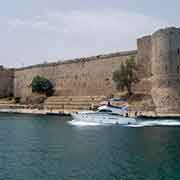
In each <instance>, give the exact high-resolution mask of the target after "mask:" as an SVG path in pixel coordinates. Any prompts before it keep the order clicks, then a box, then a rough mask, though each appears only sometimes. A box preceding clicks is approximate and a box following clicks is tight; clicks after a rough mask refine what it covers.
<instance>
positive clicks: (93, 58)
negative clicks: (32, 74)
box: [15, 50, 137, 71]
mask: <svg viewBox="0 0 180 180" xmlns="http://www.w3.org/2000/svg"><path fill="white" fill-rule="evenodd" d="M136 54H137V50H132V51H122V52H116V53H109V54H102V55H97V56H90V57H82V58H75V59H69V60H64V61H57V62H52V63H44V64H36V65H32V66H27V67H22V68H17V69H15V70H16V71H19V70H25V69H32V68H39V67H48V66H57V65H62V64H72V63H82V62H89V61H98V60H104V59H109V58H113V57H121V56H135V55H136Z"/></svg>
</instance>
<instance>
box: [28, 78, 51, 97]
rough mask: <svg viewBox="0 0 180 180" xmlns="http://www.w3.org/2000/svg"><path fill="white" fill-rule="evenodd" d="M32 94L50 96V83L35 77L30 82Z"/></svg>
mask: <svg viewBox="0 0 180 180" xmlns="http://www.w3.org/2000/svg"><path fill="white" fill-rule="evenodd" d="M31 86H32V92H36V93H40V94H46V96H51V95H52V94H53V92H54V89H53V85H52V83H51V82H50V81H49V80H48V79H46V78H44V77H41V76H36V77H34V78H33V80H32V84H31Z"/></svg>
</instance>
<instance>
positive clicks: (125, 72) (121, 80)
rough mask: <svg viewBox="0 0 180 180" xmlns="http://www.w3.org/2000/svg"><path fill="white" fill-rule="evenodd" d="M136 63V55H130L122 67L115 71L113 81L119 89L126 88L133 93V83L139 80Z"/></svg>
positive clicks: (129, 92) (130, 93)
mask: <svg viewBox="0 0 180 180" xmlns="http://www.w3.org/2000/svg"><path fill="white" fill-rule="evenodd" d="M137 80H138V79H137V76H136V64H135V59H134V57H130V58H128V59H127V60H126V62H125V63H123V62H122V63H121V65H120V68H119V69H117V70H116V71H115V72H114V73H113V81H114V82H115V83H116V88H117V90H124V89H125V88H126V90H127V91H128V94H129V95H132V84H133V83H135V82H137Z"/></svg>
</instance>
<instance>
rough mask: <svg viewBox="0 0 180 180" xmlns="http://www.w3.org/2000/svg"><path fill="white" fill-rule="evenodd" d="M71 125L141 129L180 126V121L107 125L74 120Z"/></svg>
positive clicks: (151, 121) (149, 121) (140, 121)
mask: <svg viewBox="0 0 180 180" xmlns="http://www.w3.org/2000/svg"><path fill="white" fill-rule="evenodd" d="M68 123H69V124H70V125H73V126H102V125H117V126H123V127H132V128H140V127H152V126H180V121H178V120H148V121H147V120H146V121H142V120H139V121H137V122H136V123H131V124H127V125H121V124H113V123H112V124H111V123H109V124H107V123H103V121H102V122H101V123H99V122H85V121H78V120H72V121H69V122H68Z"/></svg>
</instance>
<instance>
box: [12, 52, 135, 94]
mask: <svg viewBox="0 0 180 180" xmlns="http://www.w3.org/2000/svg"><path fill="white" fill-rule="evenodd" d="M136 54H137V51H130V52H123V53H115V54H109V55H100V56H95V57H89V58H81V59H75V60H70V61H65V62H59V63H51V64H42V65H36V66H30V67H27V68H21V69H17V70H15V80H14V95H15V96H20V97H27V96H30V95H31V87H30V84H31V82H32V79H33V77H34V76H36V75H40V76H43V77H46V78H48V79H49V80H51V82H52V83H53V85H54V87H55V94H56V95H62V96H65V95H67V96H78V95H81V96H87V95H110V94H113V93H116V92H117V91H116V89H115V85H114V84H113V81H112V73H113V71H114V70H115V69H116V68H118V67H119V66H120V63H121V62H123V61H126V59H127V58H128V57H130V56H135V57H136Z"/></svg>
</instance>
